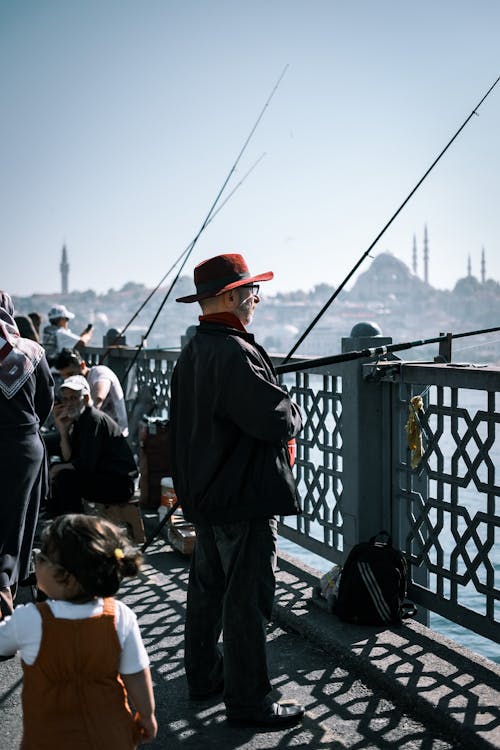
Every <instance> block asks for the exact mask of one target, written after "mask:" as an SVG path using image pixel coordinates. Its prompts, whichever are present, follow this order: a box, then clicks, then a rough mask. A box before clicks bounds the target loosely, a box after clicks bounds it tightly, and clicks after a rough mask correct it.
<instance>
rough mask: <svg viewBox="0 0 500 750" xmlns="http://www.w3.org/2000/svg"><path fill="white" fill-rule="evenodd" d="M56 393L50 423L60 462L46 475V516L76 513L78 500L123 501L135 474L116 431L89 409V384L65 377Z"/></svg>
mask: <svg viewBox="0 0 500 750" xmlns="http://www.w3.org/2000/svg"><path fill="white" fill-rule="evenodd" d="M60 393H61V403H60V404H56V405H55V406H54V422H55V425H56V428H57V430H58V432H59V437H60V448H61V456H62V460H63V462H62V463H59V464H55V465H53V466H52V468H51V470H50V473H51V480H52V482H51V484H52V497H51V499H50V501H49V503H48V505H47V511H48V513H49V515H50V516H58V515H61V514H62V513H81V512H82V509H83V506H82V499H85V500H88V501H89V502H95V503H106V504H111V503H126V502H128V501H129V500H130V499H131V498H132V496H133V494H134V480H135V479H136V477H137V475H138V472H137V466H136V464H135V461H134V457H133V455H132V451H131V450H130V447H129V445H128V443H127V440H126V439H125V438H124V437H123V435H122V434H121V430H120V427H119V426H118V425H117V423H116V422H115V421H113V420H112V419H111V417H109V416H108V415H107V414H105V413H104V412H102V411H99V410H98V409H95V408H94V407H93V406H92V399H91V397H90V389H89V384H88V383H87V380H86V379H85V378H84V377H83V376H82V375H72V376H71V377H69V378H66V380H64V381H63V383H62V385H61V389H60Z"/></svg>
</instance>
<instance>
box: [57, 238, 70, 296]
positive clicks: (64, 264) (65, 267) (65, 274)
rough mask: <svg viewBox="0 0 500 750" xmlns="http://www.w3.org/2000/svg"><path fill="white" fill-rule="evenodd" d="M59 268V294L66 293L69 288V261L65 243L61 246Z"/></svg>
mask: <svg viewBox="0 0 500 750" xmlns="http://www.w3.org/2000/svg"><path fill="white" fill-rule="evenodd" d="M59 270H60V271H61V294H68V290H69V263H68V253H67V251H66V245H63V246H62V258H61V263H60V264H59Z"/></svg>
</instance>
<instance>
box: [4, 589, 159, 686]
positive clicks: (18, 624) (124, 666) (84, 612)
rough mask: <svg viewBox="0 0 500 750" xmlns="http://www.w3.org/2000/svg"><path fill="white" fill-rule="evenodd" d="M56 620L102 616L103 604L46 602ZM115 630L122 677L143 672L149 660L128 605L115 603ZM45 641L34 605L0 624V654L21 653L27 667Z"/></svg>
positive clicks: (17, 610)
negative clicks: (118, 644) (119, 647)
mask: <svg viewBox="0 0 500 750" xmlns="http://www.w3.org/2000/svg"><path fill="white" fill-rule="evenodd" d="M47 604H48V605H49V607H50V609H51V611H52V614H53V615H54V617H57V618H63V619H65V620H84V619H86V618H88V617H95V616H96V615H100V614H102V611H103V609H104V601H103V600H102V599H101V598H98V599H93V600H92V601H91V602H86V603H85V604H73V603H72V602H64V601H60V600H55V599H49V600H48V601H47ZM115 627H116V632H117V634H118V640H119V642H120V646H121V649H122V651H121V657H120V674H134V673H135V672H142V670H143V669H145V668H146V667H147V666H148V665H149V658H148V655H147V653H146V649H145V647H144V643H143V642H142V638H141V634H140V632H139V625H138V623H137V617H136V616H135V614H134V613H133V612H132V610H131V609H130V608H129V607H127V605H126V604H124V603H123V602H121V601H119V600H118V599H115ZM41 640H42V618H41V615H40V613H39V611H38V609H37V608H36V606H35V605H34V604H20V605H19V606H17V607H16V608H15V610H14V612H13V614H12V615H11V616H10V617H5V618H4V619H3V620H0V654H2V655H5V656H7V655H10V654H13V653H15V652H16V651H19V652H20V656H21V659H22V660H23V661H24V662H25V664H34V662H35V660H36V657H37V656H38V652H39V650H40V643H41Z"/></svg>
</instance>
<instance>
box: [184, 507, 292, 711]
mask: <svg viewBox="0 0 500 750" xmlns="http://www.w3.org/2000/svg"><path fill="white" fill-rule="evenodd" d="M276 529H277V524H276V520H275V519H274V518H270V519H269V518H266V519H253V520H250V521H240V522H236V523H227V524H221V525H216V526H197V527H196V544H195V549H194V553H193V557H192V561H191V569H190V573H189V585H188V596H187V613H186V627H185V657H184V659H185V668H186V676H187V680H188V685H189V690H190V692H192V693H203V692H207V691H209V690H210V689H212V688H214V687H215V686H216V685H217V684H218V683H220V682H221V680H222V678H223V679H224V702H225V704H226V710H227V713H228V715H230V716H233V717H238V716H241V717H244V716H245V715H246V714H251V713H253V712H255V711H258V710H259V709H261V708H262V707H263V706H265V705H266V704H267V703H268V702H270V700H269V693H270V692H271V684H270V682H269V677H268V670H267V655H266V624H267V622H268V621H269V619H270V617H271V610H272V605H273V599H274V588H275V574H274V570H275V565H276V540H277V530H276ZM221 631H222V633H223V644H224V649H223V656H222V655H221V653H220V651H219V649H218V647H217V642H218V640H219V636H220V634H221Z"/></svg>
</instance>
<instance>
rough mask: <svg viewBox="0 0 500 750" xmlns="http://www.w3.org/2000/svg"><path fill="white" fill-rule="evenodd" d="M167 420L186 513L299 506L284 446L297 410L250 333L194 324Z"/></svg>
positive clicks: (203, 517)
mask: <svg viewBox="0 0 500 750" xmlns="http://www.w3.org/2000/svg"><path fill="white" fill-rule="evenodd" d="M170 422H171V439H172V473H173V479H174V486H175V489H176V492H177V496H178V498H179V500H180V501H181V505H182V508H183V510H184V515H185V517H186V518H187V519H188V520H190V521H192V522H194V523H198V524H217V523H225V522H231V521H242V520H247V519H250V518H265V517H271V516H274V515H293V514H296V513H299V512H300V507H299V503H298V496H297V491H296V487H295V481H294V479H293V476H292V471H291V468H290V463H289V459H288V449H287V441H288V440H289V439H290V438H292V437H294V436H295V435H297V433H298V432H299V431H300V430H301V428H302V419H301V416H300V411H299V408H298V406H297V405H296V404H294V403H293V402H292V401H291V400H290V398H289V396H288V395H287V393H286V392H285V391H283V390H282V389H281V388H280V387H279V385H278V383H277V379H276V375H275V372H274V369H273V366H272V363H271V361H270V359H269V357H268V356H267V354H266V352H265V351H264V349H263V348H262V347H261V346H259V345H258V344H256V343H255V341H254V337H253V336H252V334H249V333H246V332H242V331H239V330H237V329H234V328H230V327H228V326H225V325H223V324H220V323H214V322H202V323H201V324H200V325H199V326H198V328H197V332H196V334H195V336H194V337H193V338H192V339H191V340H190V341H189V343H188V344H187V345H186V347H185V348H184V350H183V351H182V353H181V355H180V357H179V360H178V362H177V364H176V366H175V369H174V372H173V375H172V390H171V404H170Z"/></svg>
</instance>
